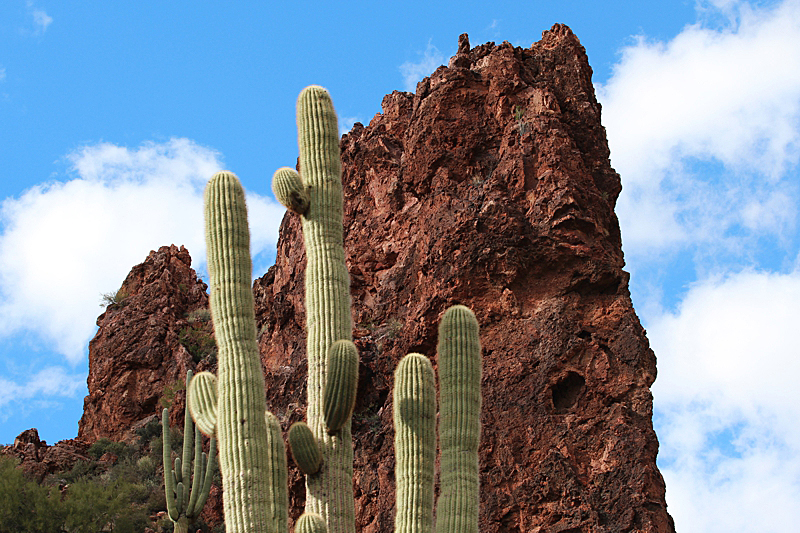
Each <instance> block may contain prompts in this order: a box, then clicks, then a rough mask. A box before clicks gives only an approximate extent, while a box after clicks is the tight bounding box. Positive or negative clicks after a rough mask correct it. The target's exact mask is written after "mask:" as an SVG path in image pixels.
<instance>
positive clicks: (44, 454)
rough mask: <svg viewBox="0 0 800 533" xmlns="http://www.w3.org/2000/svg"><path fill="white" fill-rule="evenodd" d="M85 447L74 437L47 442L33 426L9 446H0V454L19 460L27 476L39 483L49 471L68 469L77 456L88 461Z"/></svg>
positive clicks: (77, 458) (53, 472)
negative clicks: (49, 444)
mask: <svg viewBox="0 0 800 533" xmlns="http://www.w3.org/2000/svg"><path fill="white" fill-rule="evenodd" d="M87 449H88V445H87V444H86V443H85V442H83V441H81V440H77V439H67V440H62V441H59V442H57V443H56V444H54V445H52V446H48V445H47V442H45V441H43V440H41V439H39V432H38V431H37V430H36V428H31V429H26V430H25V431H23V432H22V433H20V434H19V435H18V436H17V438H15V439H14V444H12V445H11V446H3V447H2V448H0V455H5V456H10V457H14V458H16V459H17V460H19V461H20V464H21V466H22V469H23V470H24V471H25V472H26V473H27V474H28V476H30V478H31V479H35V480H36V481H38V482H39V483H41V482H42V481H43V480H44V479H45V477H47V476H48V475H49V474H55V473H58V472H64V471H67V470H69V469H70V468H72V465H74V464H75V462H77V461H79V460H84V461H88V460H89V457H88V455H87Z"/></svg>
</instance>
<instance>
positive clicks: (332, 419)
mask: <svg viewBox="0 0 800 533" xmlns="http://www.w3.org/2000/svg"><path fill="white" fill-rule="evenodd" d="M357 390H358V349H357V348H356V345H355V344H353V343H352V342H351V341H348V340H339V341H336V342H334V343H333V344H332V345H331V347H330V350H329V352H328V372H327V379H326V380H325V393H324V398H323V406H322V411H323V416H324V418H325V427H326V428H327V429H328V433H334V432H336V431H339V430H340V429H342V427H343V426H344V425H345V423H347V421H348V420H349V419H350V417H351V416H352V414H353V408H354V407H355V405H356V392H357Z"/></svg>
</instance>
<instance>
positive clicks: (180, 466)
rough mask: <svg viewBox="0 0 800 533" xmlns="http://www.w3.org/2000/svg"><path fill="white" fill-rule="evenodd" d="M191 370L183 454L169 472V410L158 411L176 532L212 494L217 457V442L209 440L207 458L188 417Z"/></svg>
mask: <svg viewBox="0 0 800 533" xmlns="http://www.w3.org/2000/svg"><path fill="white" fill-rule="evenodd" d="M191 380H192V371H191V370H189V371H187V372H186V398H187V401H186V409H185V410H184V417H183V450H182V451H183V454H182V459H181V458H180V457H178V458H176V459H175V468H174V469H170V464H171V462H172V461H171V458H172V443H171V442H170V432H169V409H164V410H163V411H162V412H161V428H162V438H161V440H162V443H163V449H162V451H163V459H164V493H165V494H166V497H167V511H168V516H169V519H170V520H172V522H173V523H174V524H175V532H176V533H186V532H187V531H188V530H189V524H191V523H192V522H194V520H195V519H196V518H197V517H198V516H200V511H202V509H203V506H204V505H205V504H206V499H207V498H208V493H209V492H210V491H211V478H212V476H213V473H214V457H215V456H216V454H217V449H216V448H217V440H216V439H215V438H214V437H211V445H210V448H209V451H208V452H209V453H208V456H206V454H205V453H203V440H202V434H201V433H200V430H199V429H198V428H196V427H195V426H194V424H193V423H192V418H191V416H190V415H189V382H190V381H191ZM192 454H194V471H193V473H192V474H191V475H192V477H191V482H192V489H191V492H189V489H188V485H189V481H190V477H189V476H190V472H192Z"/></svg>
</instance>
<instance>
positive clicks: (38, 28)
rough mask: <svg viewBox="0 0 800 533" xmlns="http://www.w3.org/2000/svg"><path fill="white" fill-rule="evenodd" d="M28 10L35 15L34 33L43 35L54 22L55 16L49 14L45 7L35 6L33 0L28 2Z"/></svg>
mask: <svg viewBox="0 0 800 533" xmlns="http://www.w3.org/2000/svg"><path fill="white" fill-rule="evenodd" d="M27 6H28V12H29V13H30V14H31V16H32V17H33V25H34V30H33V34H34V35H41V34H43V33H44V32H46V31H47V28H48V26H50V24H52V23H53V17H51V16H49V15H48V14H47V12H46V11H45V10H44V9H39V8H35V7H33V1H32V0H28V2H27Z"/></svg>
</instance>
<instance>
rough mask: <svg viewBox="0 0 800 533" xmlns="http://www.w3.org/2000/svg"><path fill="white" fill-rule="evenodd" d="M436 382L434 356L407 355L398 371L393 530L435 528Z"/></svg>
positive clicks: (416, 532) (420, 532)
mask: <svg viewBox="0 0 800 533" xmlns="http://www.w3.org/2000/svg"><path fill="white" fill-rule="evenodd" d="M434 381H435V380H434V377H433V366H432V365H431V362H430V360H429V359H428V358H427V357H425V356H424V355H421V354H418V353H411V354H408V355H406V356H405V357H403V359H401V360H400V364H398V365H397V369H396V370H395V373H394V401H393V414H394V431H395V433H394V447H395V464H396V466H395V471H396V474H395V477H396V479H397V493H396V502H397V504H396V507H397V510H396V514H395V519H394V531H395V533H430V532H431V531H432V530H433V476H434V462H435V461H436V385H435V383H434Z"/></svg>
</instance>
